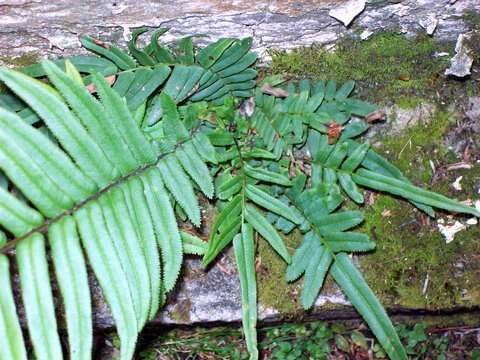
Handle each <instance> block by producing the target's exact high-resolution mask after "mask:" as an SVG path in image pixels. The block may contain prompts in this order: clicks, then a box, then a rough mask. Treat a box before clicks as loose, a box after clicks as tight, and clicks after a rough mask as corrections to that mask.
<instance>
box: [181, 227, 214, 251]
mask: <svg viewBox="0 0 480 360" xmlns="http://www.w3.org/2000/svg"><path fill="white" fill-rule="evenodd" d="M180 237H181V238H182V246H183V253H184V254H192V255H204V254H205V253H206V252H207V249H208V244H207V243H206V242H205V241H203V240H202V239H200V238H199V237H197V236H195V235H192V234H190V233H188V232H185V231H181V232H180Z"/></svg>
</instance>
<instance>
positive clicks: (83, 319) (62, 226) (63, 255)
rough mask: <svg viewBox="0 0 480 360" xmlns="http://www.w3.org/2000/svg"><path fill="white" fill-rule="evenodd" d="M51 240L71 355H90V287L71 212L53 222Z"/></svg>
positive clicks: (74, 356) (49, 231)
mask: <svg viewBox="0 0 480 360" xmlns="http://www.w3.org/2000/svg"><path fill="white" fill-rule="evenodd" d="M48 242H49V244H50V249H51V254H52V260H53V264H54V265H55V274H56V277H57V281H58V284H59V286H60V292H61V294H62V299H63V304H64V305H63V306H64V308H65V313H66V321H67V331H68V343H69V351H70V359H72V360H73V359H90V354H91V353H92V322H91V320H90V319H91V318H92V309H91V300H90V289H89V286H88V277H87V271H86V265H85V259H84V257H83V251H82V248H81V245H80V238H79V236H78V233H77V228H76V224H75V220H74V219H73V218H72V217H69V216H68V217H64V218H63V219H62V220H60V221H59V222H57V223H54V224H52V226H50V228H49V229H48ZM37 256H39V255H38V254H37ZM52 331H53V329H52Z"/></svg>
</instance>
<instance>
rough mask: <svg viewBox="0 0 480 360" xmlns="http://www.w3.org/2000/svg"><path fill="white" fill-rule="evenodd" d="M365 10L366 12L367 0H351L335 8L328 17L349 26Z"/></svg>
mask: <svg viewBox="0 0 480 360" xmlns="http://www.w3.org/2000/svg"><path fill="white" fill-rule="evenodd" d="M363 10H365V0H349V1H347V2H345V3H344V4H340V5H339V6H336V7H334V8H333V9H332V10H330V11H329V13H328V15H330V16H331V17H333V18H335V19H337V20H339V21H341V22H342V23H343V24H344V25H345V26H348V25H350V23H351V22H352V21H353V19H355V18H356V17H357V16H358V14H360V13H361V12H362V11H363Z"/></svg>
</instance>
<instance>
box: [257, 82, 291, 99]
mask: <svg viewBox="0 0 480 360" xmlns="http://www.w3.org/2000/svg"><path fill="white" fill-rule="evenodd" d="M260 90H262V92H263V93H264V94H267V95H272V96H275V97H279V98H286V97H287V96H288V91H287V90H285V89H282V88H279V87H273V86H271V85H269V84H264V85H262V87H261V88H260Z"/></svg>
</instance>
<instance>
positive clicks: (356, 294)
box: [331, 253, 407, 360]
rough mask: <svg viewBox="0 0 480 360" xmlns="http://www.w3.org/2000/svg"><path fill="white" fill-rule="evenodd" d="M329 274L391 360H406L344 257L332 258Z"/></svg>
mask: <svg viewBox="0 0 480 360" xmlns="http://www.w3.org/2000/svg"><path fill="white" fill-rule="evenodd" d="M331 273H332V276H333V278H334V279H335V281H336V282H337V283H338V284H339V285H340V286H341V288H342V290H343V291H344V292H345V294H346V295H347V297H348V299H349V300H350V301H351V302H352V304H353V306H355V308H356V309H357V311H358V312H359V313H360V314H361V315H362V317H363V318H364V319H365V321H366V322H367V324H368V325H369V326H370V329H371V330H372V332H373V333H374V334H375V336H376V337H377V339H378V341H379V342H380V344H382V347H383V348H384V349H385V351H386V353H387V354H388V356H389V357H390V359H392V360H397V359H398V360H403V359H407V354H406V352H405V349H404V347H403V346H402V343H401V342H400V339H399V338H398V335H397V333H396V331H395V329H394V327H393V325H392V322H391V321H390V319H389V318H388V315H387V313H386V312H385V310H384V309H383V306H382V305H381V304H380V302H379V301H378V299H377V298H376V296H375V295H374V294H373V292H372V291H371V290H370V288H369V287H368V285H367V284H366V282H365V280H364V279H363V277H362V275H361V273H360V272H359V271H358V269H357V268H356V267H355V265H354V264H353V263H352V261H351V260H350V258H349V257H348V255H347V254H345V253H340V254H338V255H337V256H336V257H335V261H334V263H333V266H332V272H331Z"/></svg>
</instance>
